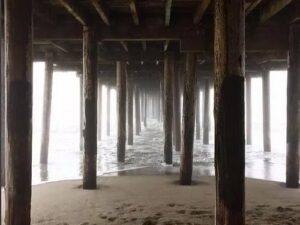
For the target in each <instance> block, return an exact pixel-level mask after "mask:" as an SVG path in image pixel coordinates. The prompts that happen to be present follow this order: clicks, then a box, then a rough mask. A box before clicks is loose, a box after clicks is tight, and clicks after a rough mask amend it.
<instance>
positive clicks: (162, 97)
mask: <svg viewBox="0 0 300 225" xmlns="http://www.w3.org/2000/svg"><path fill="white" fill-rule="evenodd" d="M159 91H160V104H161V114H162V116H161V120H162V122H163V119H164V112H165V107H164V104H165V98H164V96H165V91H164V80H161V81H160V88H159Z"/></svg>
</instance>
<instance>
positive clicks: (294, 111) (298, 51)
mask: <svg viewBox="0 0 300 225" xmlns="http://www.w3.org/2000/svg"><path fill="white" fill-rule="evenodd" d="M289 35H290V36H289V68H288V78H287V80H288V81H287V138H286V140H287V155H286V186H287V187H288V188H299V154H300V153H299V143H300V141H299V138H300V112H299V110H300V27H299V25H291V26H290V32H289Z"/></svg>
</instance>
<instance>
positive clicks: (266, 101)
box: [262, 70, 271, 152]
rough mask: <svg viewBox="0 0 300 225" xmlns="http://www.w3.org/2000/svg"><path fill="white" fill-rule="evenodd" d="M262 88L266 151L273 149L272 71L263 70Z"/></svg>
mask: <svg viewBox="0 0 300 225" xmlns="http://www.w3.org/2000/svg"><path fill="white" fill-rule="evenodd" d="M262 89H263V101H262V102H263V105H262V108H263V143H264V151H265V152H270V151H271V136H270V132H271V124H270V72H269V71H268V70H263V73H262Z"/></svg>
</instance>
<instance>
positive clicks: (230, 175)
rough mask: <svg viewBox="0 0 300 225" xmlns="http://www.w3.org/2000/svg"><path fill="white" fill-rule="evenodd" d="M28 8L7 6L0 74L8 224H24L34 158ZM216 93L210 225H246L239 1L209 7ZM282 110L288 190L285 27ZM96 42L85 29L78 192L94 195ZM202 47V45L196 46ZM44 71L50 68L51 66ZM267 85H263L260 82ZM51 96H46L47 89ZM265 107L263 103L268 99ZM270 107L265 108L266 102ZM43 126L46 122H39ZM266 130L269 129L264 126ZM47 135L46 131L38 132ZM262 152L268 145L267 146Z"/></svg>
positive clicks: (295, 132) (167, 103)
mask: <svg viewBox="0 0 300 225" xmlns="http://www.w3.org/2000/svg"><path fill="white" fill-rule="evenodd" d="M32 8H33V7H32V1H30V0H23V1H15V0H14V1H6V7H5V32H6V35H5V46H6V48H5V57H6V58H5V68H6V85H7V96H6V97H7V150H6V165H7V168H6V188H5V193H6V198H5V200H6V203H5V206H6V215H5V221H6V224H7V225H28V224H30V209H31V155H32V152H31V151H32V62H33V60H32ZM214 16H215V24H214V26H215V28H214V29H215V34H214V40H215V42H214V90H215V101H214V102H215V106H214V118H215V170H216V224H218V225H219V224H220V225H221V224H222V225H223V224H230V225H243V224H245V173H244V168H245V143H244V142H245V125H244V124H245V123H244V114H245V112H244V110H245V109H244V74H245V32H244V30H245V22H244V21H245V12H244V1H237V0H236V1H225V0H215V15H214ZM290 26H291V27H290V40H289V69H288V90H287V94H288V103H287V121H288V122H287V124H288V125H287V127H288V128H287V176H286V177H287V182H286V185H287V187H294V188H296V187H298V186H299V124H300V123H299V120H300V119H299V117H300V116H299V109H300V99H299V98H300V95H299V89H300V88H299V85H300V84H299V83H300V78H299V72H300V71H299V70H300V69H299V68H300V66H299V53H300V47H299V46H300V45H299V40H300V38H299V28H298V27H297V26H296V25H293V24H292V25H290ZM96 40H97V37H96V36H95V32H94V27H93V26H85V27H83V46H84V47H83V81H82V82H83V84H82V85H83V100H82V110H83V111H82V121H83V122H82V131H83V132H82V139H83V150H84V175H83V188H85V189H94V188H96V155H97V82H96V71H97V54H96V49H97V44H96V43H97V41H96ZM199 41H200V40H199ZM196 59H197V58H196V55H195V53H186V62H185V63H186V69H185V70H186V75H185V78H184V90H183V100H184V101H183V120H182V139H181V141H182V144H181V155H182V157H181V160H182V162H181V168H180V181H181V184H190V183H191V180H192V179H191V177H192V162H193V159H192V156H193V154H192V152H193V141H194V140H193V138H194V128H195V127H194V126H195V123H194V119H195V118H194V115H195V106H194V104H195V102H196V101H195V90H196V88H197V87H196V84H197V82H195V80H196V79H197V78H196V73H195V71H196V69H195V65H196V64H197V61H196ZM49 69H50V67H49ZM173 71H174V62H173V57H172V54H170V53H167V54H166V57H165V68H164V87H163V88H164V92H163V93H164V115H163V117H164V118H163V121H164V134H165V142H164V152H165V161H166V162H167V163H170V162H171V160H172V132H171V129H172V118H173V117H174V116H175V115H174V114H173V110H172V108H173V106H172V102H173V101H172V85H171V80H172V76H171V73H172V72H173ZM116 76H117V95H118V103H117V104H118V110H117V111H118V120H119V123H118V140H117V151H118V154H117V155H118V159H119V161H124V157H125V140H126V110H125V108H126V79H127V72H126V63H125V62H121V61H119V62H117V63H116ZM266 82H268V81H266ZM47 91H49V90H47ZM266 100H267V99H266ZM264 104H265V105H268V104H269V103H268V102H265V103H264ZM45 123H47V121H46V120H45ZM266 126H269V125H268V124H266ZM43 132H46V133H47V132H49V131H46V130H45V131H43ZM265 144H266V146H265V147H268V146H267V145H268V143H267V142H266V143H265Z"/></svg>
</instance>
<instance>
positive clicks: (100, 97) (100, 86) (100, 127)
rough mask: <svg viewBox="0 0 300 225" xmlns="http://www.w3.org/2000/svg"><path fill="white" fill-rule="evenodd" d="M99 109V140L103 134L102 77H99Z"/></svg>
mask: <svg viewBox="0 0 300 225" xmlns="http://www.w3.org/2000/svg"><path fill="white" fill-rule="evenodd" d="M97 100H98V109H97V114H98V115H97V122H98V125H97V130H98V131H97V136H98V140H99V141H100V140H101V134H102V84H101V81H100V79H99V78H98V97H97Z"/></svg>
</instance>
